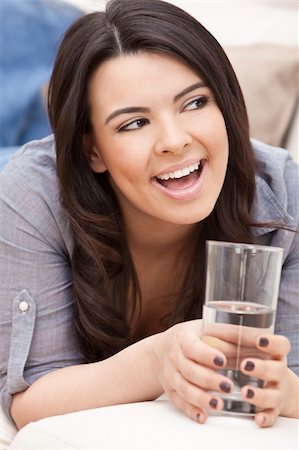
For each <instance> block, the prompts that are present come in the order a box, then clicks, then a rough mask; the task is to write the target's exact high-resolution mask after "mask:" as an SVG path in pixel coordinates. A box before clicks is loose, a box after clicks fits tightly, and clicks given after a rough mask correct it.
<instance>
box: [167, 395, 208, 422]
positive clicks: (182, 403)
mask: <svg viewBox="0 0 299 450" xmlns="http://www.w3.org/2000/svg"><path fill="white" fill-rule="evenodd" d="M165 393H166V395H167V397H168V398H169V400H170V401H171V402H172V403H173V404H174V405H175V406H176V407H177V408H179V409H180V410H181V411H183V412H184V413H185V414H186V415H187V416H188V417H190V418H191V419H192V420H194V421H195V422H198V423H205V421H206V420H207V417H208V416H207V413H206V412H205V411H204V410H203V409H201V408H198V407H197V406H195V405H192V403H188V402H187V401H186V400H184V399H183V398H182V397H181V396H180V395H178V393H177V392H176V391H166V392H165Z"/></svg>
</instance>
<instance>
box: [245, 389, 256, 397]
mask: <svg viewBox="0 0 299 450" xmlns="http://www.w3.org/2000/svg"><path fill="white" fill-rule="evenodd" d="M246 397H247V398H253V397H254V391H253V390H252V389H247V394H246Z"/></svg>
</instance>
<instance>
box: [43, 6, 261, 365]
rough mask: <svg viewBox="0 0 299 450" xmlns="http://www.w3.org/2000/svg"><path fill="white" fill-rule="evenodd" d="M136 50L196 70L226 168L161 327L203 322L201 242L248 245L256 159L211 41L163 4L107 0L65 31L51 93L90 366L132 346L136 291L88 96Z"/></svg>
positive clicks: (221, 56)
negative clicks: (223, 143)
mask: <svg viewBox="0 0 299 450" xmlns="http://www.w3.org/2000/svg"><path fill="white" fill-rule="evenodd" d="M137 52H149V53H160V54H166V55H172V56H175V57H176V58H179V59H181V60H183V61H184V62H185V63H187V64H188V65H189V66H190V67H191V68H193V69H194V70H195V71H196V72H197V73H198V74H199V75H200V76H201V77H202V78H203V79H204V81H205V82H206V83H207V85H208V86H209V88H210V89H211V90H212V92H213V94H214V97H215V100H216V102H217V104H218V106H219V108H220V110H221V112H222V114H223V117H224V120H225V124H226V129H227V134H228V140H229V161H228V167H227V173H226V177H225V181H224V185H223V188H222V191H221V193H220V196H219V198H218V200H217V203H216V205H215V208H214V210H213V212H212V213H211V214H210V216H209V217H207V218H206V219H205V220H204V221H203V222H202V223H201V224H200V225H199V227H198V235H197V236H196V245H195V246H194V257H193V260H192V263H191V264H190V267H188V268H187V270H186V274H185V277H184V281H183V284H182V286H181V292H180V293H179V294H178V295H177V301H176V302H175V305H174V307H173V310H172V312H171V314H170V315H169V316H168V318H167V326H170V325H171V324H174V323H177V322H179V321H182V320H187V319H191V318H196V317H201V309H202V304H203V296H204V289H203V282H202V283H199V282H198V280H203V279H204V266H205V241H206V240H207V239H214V240H226V241H234V242H252V236H251V232H250V210H251V206H252V203H253V199H254V196H255V181H254V180H255V178H254V177H255V161H254V156H253V151H252V147H251V144H250V140H249V127H248V119H247V113H246V108H245V104H244V99H243V95H242V92H241V89H240V86H239V83H238V81H237V78H236V76H235V73H234V71H233V69H232V66H231V64H230V62H229V60H228V58H227V56H226V54H225V53H224V51H223V49H222V47H221V46H220V45H219V43H218V42H217V41H216V39H215V38H214V37H213V36H212V35H211V34H210V33H209V32H208V31H207V30H206V29H205V28H204V27H203V26H202V25H201V24H200V23H198V22H197V21H196V20H195V19H194V18H193V17H191V16H190V15H189V14H187V13H186V12H184V11H183V10H181V9H180V8H178V7H176V6H174V5H171V4H168V3H166V2H163V1H160V0H112V1H111V2H109V3H108V5H107V8H106V11H105V12H95V13H92V14H87V15H85V16H83V17H82V18H80V19H79V20H77V21H76V22H75V23H74V24H73V25H72V26H71V27H70V29H69V30H68V31H67V32H66V34H65V36H64V39H63V41H62V44H61V47H60V49H59V52H58V55H57V58H56V62H55V67H54V71H53V75H52V78H51V82H50V88H49V116H50V121H51V124H52V128H53V131H54V135H55V143H56V152H57V171H58V177H59V180H60V189H61V202H62V205H63V207H64V208H65V209H66V211H67V214H68V216H69V219H70V224H71V229H72V232H73V238H74V252H73V255H72V261H71V264H72V273H73V286H74V297H75V311H76V324H77V329H78V332H79V336H80V340H81V344H82V350H83V353H84V355H85V357H86V360H87V361H96V360H99V359H103V358H105V357H107V356H110V355H112V354H114V353H115V352H117V351H119V350H120V349H122V348H124V347H125V346H127V345H128V344H130V343H131V342H132V330H131V327H130V317H129V315H128V306H129V305H130V308H131V309H132V310H134V308H135V307H136V305H137V302H138V301H140V289H139V285H138V279H137V275H136V271H135V269H134V264H133V262H132V259H131V256H130V251H129V248H128V245H127V243H126V236H125V233H124V231H123V226H122V220H121V215H120V211H119V207H118V203H117V200H116V198H115V195H114V193H113V190H112V189H111V186H110V184H109V182H108V179H107V176H106V175H105V174H95V173H93V172H92V170H91V169H90V167H89V163H88V160H87V156H86V153H85V151H84V145H83V141H84V136H85V135H86V133H88V132H90V131H91V123H90V117H89V99H88V94H87V89H88V83H89V80H90V78H91V75H92V74H93V73H94V71H95V70H96V69H97V68H98V67H99V65H100V64H101V63H102V62H103V61H105V60H107V59H108V58H113V57H117V56H119V55H123V54H132V53H137Z"/></svg>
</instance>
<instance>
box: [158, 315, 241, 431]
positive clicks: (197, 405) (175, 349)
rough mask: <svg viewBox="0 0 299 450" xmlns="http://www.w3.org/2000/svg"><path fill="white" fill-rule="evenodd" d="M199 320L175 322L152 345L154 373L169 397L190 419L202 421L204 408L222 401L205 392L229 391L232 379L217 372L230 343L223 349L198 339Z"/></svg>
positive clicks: (224, 358) (213, 406)
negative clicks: (155, 344) (155, 372)
mask: <svg viewBox="0 0 299 450" xmlns="http://www.w3.org/2000/svg"><path fill="white" fill-rule="evenodd" d="M201 335H202V321H201V320H193V321H189V322H184V323H180V324H177V325H174V326H173V327H171V328H169V329H168V330H166V331H164V332H163V333H161V334H160V341H159V343H158V345H157V347H156V348H155V360H156V369H157V376H158V378H159V381H160V383H161V384H162V387H163V389H164V392H165V393H166V395H167V396H168V398H169V400H170V401H171V402H172V403H173V404H174V405H176V406H177V407H178V408H179V409H181V410H182V411H184V412H185V414H187V415H188V416H189V417H191V418H192V419H193V420H196V421H198V422H200V423H204V422H205V421H206V419H207V410H209V409H214V410H221V409H222V408H223V400H222V399H221V398H220V397H218V396H215V393H214V394H211V393H209V392H208V391H219V392H220V391H222V392H228V391H229V390H230V389H232V381H231V380H230V379H229V378H227V377H224V376H223V375H220V374H219V373H217V372H216V370H217V369H221V368H224V367H225V365H226V357H225V353H226V352H227V353H228V354H229V352H230V346H231V344H230V343H226V342H222V341H221V344H222V351H220V350H218V349H215V348H213V347H211V346H210V345H208V344H206V343H205V342H203V341H202V340H201Z"/></svg>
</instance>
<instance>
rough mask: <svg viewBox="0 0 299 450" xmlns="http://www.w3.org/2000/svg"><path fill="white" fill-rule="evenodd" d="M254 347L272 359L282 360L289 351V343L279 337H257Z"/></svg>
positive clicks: (282, 337)
mask: <svg viewBox="0 0 299 450" xmlns="http://www.w3.org/2000/svg"><path fill="white" fill-rule="evenodd" d="M256 346H257V348H259V349H260V350H262V351H263V352H264V353H267V354H268V355H271V357H272V358H273V359H283V358H285V357H286V356H287V354H288V353H289V352H290V350H291V344H290V341H289V340H288V339H287V338H286V337H285V336H279V335H259V336H257V338H256Z"/></svg>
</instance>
